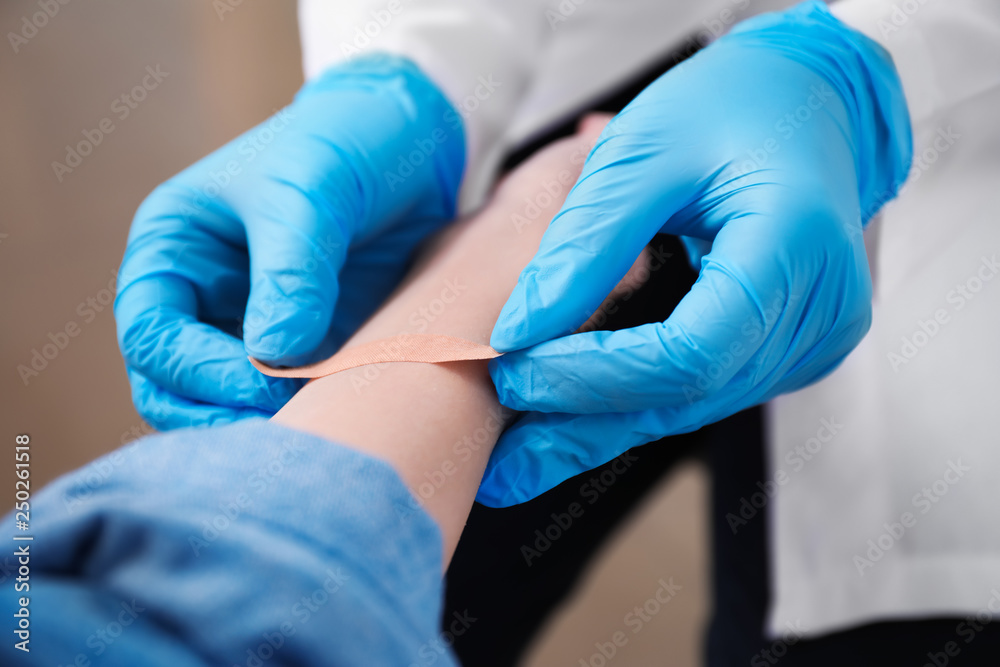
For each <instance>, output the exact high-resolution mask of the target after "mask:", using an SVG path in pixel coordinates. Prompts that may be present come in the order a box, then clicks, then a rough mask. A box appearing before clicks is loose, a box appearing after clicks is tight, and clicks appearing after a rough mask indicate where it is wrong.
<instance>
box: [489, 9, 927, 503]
mask: <svg viewBox="0 0 1000 667" xmlns="http://www.w3.org/2000/svg"><path fill="white" fill-rule="evenodd" d="M911 152H912V147H911V138H910V126H909V116H908V112H907V108H906V100H905V99H904V97H903V91H902V87H901V84H900V82H899V79H898V77H897V75H896V72H895V69H894V67H893V65H892V62H891V60H890V58H889V56H888V54H887V53H886V52H885V51H884V50H883V49H882V48H881V47H880V46H878V45H877V44H876V43H875V42H873V41H871V40H870V39H868V38H867V37H865V36H863V35H861V34H860V33H857V32H855V31H853V30H852V29H850V28H848V27H847V26H845V25H843V24H842V23H840V22H839V21H837V20H836V19H835V18H834V17H833V16H832V15H831V14H830V13H829V11H828V10H827V9H826V7H825V6H824V5H823V4H822V3H821V2H816V1H810V2H806V3H803V4H801V5H798V6H797V7H794V8H792V9H790V10H788V11H785V12H779V13H773V14H765V15H762V16H759V17H756V18H754V19H751V20H749V21H746V22H744V23H742V24H740V25H739V26H737V27H736V28H735V29H734V30H733V31H732V32H731V33H730V34H728V35H726V36H725V37H723V38H721V39H720V40H718V41H717V42H715V43H714V44H712V45H710V46H708V47H707V48H705V49H704V50H703V51H701V52H699V53H697V54H696V55H695V56H693V57H692V58H690V59H689V60H688V61H686V62H685V63H683V64H682V65H680V66H678V67H676V68H674V69H673V70H671V71H669V72H667V73H666V74H665V75H663V76H662V77H661V78H660V79H658V80H657V81H656V82H654V83H653V84H652V85H650V86H649V87H648V88H647V89H646V90H645V91H644V92H643V93H641V94H640V95H639V96H638V97H636V98H635V100H633V101H632V102H631V103H630V104H629V105H628V106H627V107H626V108H625V109H624V110H623V111H622V113H621V114H619V116H618V117H617V118H616V119H615V120H613V121H612V122H611V123H610V124H609V125H608V127H607V128H606V129H605V131H604V133H603V134H602V135H601V137H600V138H599V139H598V142H597V145H596V146H595V147H594V149H593V150H592V151H591V153H590V155H589V156H588V158H587V162H586V164H585V165H584V168H583V173H582V174H581V176H580V178H579V180H578V181H577V184H576V186H575V187H574V189H573V190H572V191H571V192H570V194H569V196H568V198H567V200H566V202H565V204H564V206H563V208H562V210H561V211H560V212H559V214H558V215H557V216H556V217H555V219H554V220H553V221H552V223H551V225H550V226H549V228H548V230H547V231H546V233H545V236H544V237H543V239H542V242H541V245H540V247H539V251H538V253H537V254H536V255H535V257H534V259H533V260H532V261H531V263H530V264H529V265H528V266H527V267H526V268H525V270H524V271H523V272H522V274H521V276H520V279H519V281H518V284H517V287H515V289H514V291H513V293H512V294H511V296H510V299H509V300H508V302H507V304H506V305H505V306H504V309H503V311H502V313H501V315H500V318H499V320H498V322H497V325H496V327H495V329H494V331H493V335H492V338H491V341H490V342H491V345H492V346H493V347H494V348H495V349H497V350H499V351H501V352H504V353H505V354H504V355H503V356H502V357H499V358H498V359H495V360H493V361H491V362H490V372H491V375H492V377H493V380H494V383H495V384H496V387H497V391H498V392H499V395H500V398H501V402H502V403H503V404H504V405H506V406H508V407H513V408H516V409H518V410H523V411H526V412H527V414H526V415H524V417H523V418H522V419H521V420H520V421H518V422H516V423H515V424H514V425H513V426H512V427H511V428H510V429H508V431H506V432H505V434H504V435H503V437H502V438H501V440H500V442H499V444H498V446H497V448H496V449H495V450H494V452H493V456H492V458H491V460H490V463H489V466H488V468H487V472H486V477H485V479H484V481H483V485H482V487H481V489H480V493H479V497H478V499H479V501H480V502H483V503H485V504H487V505H491V506H502V505H510V504H514V503H518V502H523V501H525V500H529V499H531V498H534V497H535V496H537V495H538V494H540V493H542V492H544V491H546V490H548V489H550V488H552V487H554V486H556V485H557V484H559V483H561V482H563V481H564V480H566V479H568V478H569V477H571V476H573V475H576V474H579V473H581V472H584V471H586V470H588V469H590V468H592V467H594V466H597V465H600V464H602V463H605V462H607V461H609V460H611V459H613V458H614V457H616V456H618V455H619V454H621V453H622V452H624V451H626V450H627V449H629V448H630V447H633V446H636V445H641V444H644V443H646V442H650V441H652V440H656V439H658V438H661V437H663V436H666V435H670V434H675V433H683V432H687V431H693V430H696V429H698V428H700V427H701V426H704V425H705V424H708V423H711V422H714V421H717V420H719V419H722V418H724V417H726V416H728V415H731V414H733V413H735V412H737V411H739V410H742V409H745V408H748V407H750V406H753V405H756V404H759V403H761V402H764V401H767V400H769V399H770V398H772V397H774V396H777V395H778V394H781V393H783V392H788V391H793V390H795V389H797V388H799V387H802V386H805V385H807V384H809V383H812V382H815V381H817V380H818V379H820V378H822V377H824V376H825V375H826V374H828V373H830V372H831V371H832V370H833V369H834V368H836V366H837V365H838V364H839V363H840V362H841V360H842V359H843V358H844V357H845V356H846V355H847V354H848V353H849V352H850V351H851V350H852V349H853V348H854V347H855V346H856V345H857V343H858V342H859V341H860V340H861V339H862V337H863V336H864V335H865V333H866V332H867V330H868V327H869V325H870V321H871V297H872V287H871V277H870V275H869V270H868V264H867V257H866V254H865V248H864V243H863V238H862V229H863V225H864V224H865V223H866V222H867V220H868V219H869V218H870V217H871V216H872V215H874V213H875V212H876V211H877V210H878V208H879V206H880V205H881V204H882V203H884V202H885V201H887V200H888V199H890V198H891V197H892V196H893V195H894V193H895V192H896V191H897V190H898V187H899V185H900V184H901V183H902V182H903V180H904V178H905V177H906V174H907V171H908V168H909V163H910V159H911ZM658 232H665V233H670V234H675V235H678V236H686V237H690V238H693V239H697V240H698V241H700V243H698V244H697V245H698V246H700V251H705V250H707V252H706V254H704V256H703V257H701V260H700V265H699V267H700V274H699V277H698V280H697V282H696V283H695V285H694V286H693V287H692V289H691V291H690V292H689V293H688V294H687V295H686V296H685V297H684V298H683V299H682V300H681V302H680V303H679V304H678V305H677V306H676V308H675V309H674V311H673V313H672V314H671V316H670V317H669V318H668V319H667V320H666V321H665V322H655V323H650V324H646V325H643V326H640V327H636V328H634V329H628V330H623V331H616V332H584V333H577V334H573V335H569V334H570V333H571V332H572V331H574V330H575V329H576V328H577V327H578V326H579V324H580V320H581V319H582V314H583V313H587V312H592V311H593V309H594V307H595V306H596V305H597V303H599V302H600V299H601V298H603V295H605V294H607V292H608V290H609V289H610V288H611V286H612V285H614V284H615V282H616V281H617V280H618V279H620V278H621V276H622V274H623V273H624V272H625V270H626V268H627V267H628V265H629V264H630V263H631V261H632V259H633V258H634V257H635V256H636V253H637V252H638V250H639V249H640V248H641V247H643V246H644V245H645V244H646V243H647V242H648V241H649V240H650V239H651V238H652V236H653V235H654V234H656V233H658ZM690 245H691V244H689V246H690Z"/></svg>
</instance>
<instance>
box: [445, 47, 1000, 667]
mask: <svg viewBox="0 0 1000 667" xmlns="http://www.w3.org/2000/svg"><path fill="white" fill-rule="evenodd" d="M697 48H698V45H697V44H696V43H694V42H691V43H688V44H685V45H683V46H682V48H680V49H678V50H677V51H676V52H675V53H673V54H671V55H670V56H668V57H667V58H666V59H665V60H664V61H663V62H661V63H659V64H658V65H656V66H654V67H652V68H650V69H649V70H648V71H647V72H645V73H642V74H640V75H639V76H637V77H636V79H635V80H634V81H633V82H631V84H629V85H627V86H625V87H623V89H622V90H620V91H618V92H616V93H615V94H613V95H610V96H609V97H608V98H607V99H605V100H603V101H601V102H599V103H596V104H594V105H593V106H592V107H590V108H589V109H586V110H584V111H610V112H617V111H620V110H621V109H622V108H623V107H624V106H625V104H627V103H628V101H629V100H631V99H632V97H634V96H635V95H636V94H638V93H639V92H640V91H641V90H642V89H643V88H645V87H646V86H647V85H648V84H649V83H651V82H652V81H653V80H654V79H655V78H656V77H658V76H659V75H660V74H661V73H662V72H663V71H665V70H666V69H669V68H670V67H671V66H673V65H675V64H676V63H678V62H680V61H681V60H683V59H684V58H685V57H687V56H688V55H690V54H691V53H693V52H694V51H696V50H697ZM581 115H582V113H581ZM576 120H577V119H571V120H570V121H569V122H567V123H566V124H565V125H563V126H562V127H560V128H557V129H556V130H555V131H553V132H552V133H551V134H549V135H547V136H545V137H542V138H540V139H539V140H538V141H537V142H535V143H534V144H532V145H531V146H528V147H526V148H524V149H523V150H521V151H519V152H518V153H517V154H514V155H512V156H511V157H510V159H509V160H508V161H507V165H506V166H507V167H508V168H509V167H513V166H515V165H516V164H517V163H518V162H520V161H521V160H523V159H524V158H525V157H526V156H528V155H530V154H531V153H532V152H534V151H535V150H536V149H537V148H538V147H540V146H542V145H544V144H546V143H548V142H550V141H552V140H553V139H555V138H557V137H559V136H565V135H567V134H570V133H571V132H572V131H573V129H574V127H575V123H576ZM654 244H655V245H656V246H662V247H663V248H664V249H665V250H666V251H667V252H669V253H671V256H670V258H669V259H668V260H667V262H666V264H665V266H664V267H663V268H662V269H660V270H659V271H656V272H654V273H653V274H651V277H650V279H649V281H648V282H647V284H646V285H645V286H644V287H643V288H642V289H640V290H638V291H637V292H636V293H635V294H634V295H633V297H632V298H630V299H629V300H628V301H627V302H626V303H624V304H622V307H621V309H620V310H618V312H617V313H615V314H614V315H612V316H611V317H609V319H608V321H607V323H606V328H608V329H620V328H625V327H631V326H636V325H638V324H642V323H645V322H652V321H657V320H663V319H665V318H666V317H667V316H668V315H669V314H670V311H671V310H673V308H674V306H675V305H676V304H677V302H678V301H680V299H681V297H683V296H684V294H685V293H686V292H687V291H688V289H689V288H690V286H691V285H692V284H693V282H694V280H695V278H696V277H697V276H696V275H695V273H694V271H693V270H692V269H691V268H690V266H689V265H688V262H687V257H686V255H685V253H684V250H683V248H682V246H681V245H680V242H679V241H678V240H677V239H676V238H674V237H669V236H660V237H657V238H656V239H655V240H654ZM762 434H763V430H762V411H761V410H760V409H759V408H754V409H751V410H747V411H745V412H742V413H740V414H737V415H733V416H732V417H730V418H729V419H725V420H723V421H721V422H719V423H717V424H713V425H712V426H709V427H706V428H704V429H702V430H700V431H698V432H697V433H691V434H686V435H680V436H673V437H669V438H664V439H662V440H659V441H657V442H655V443H651V444H648V445H645V446H643V447H637V448H635V449H633V450H631V452H630V459H629V461H628V463H629V465H628V466H627V467H626V466H625V465H623V463H622V462H618V463H615V462H611V463H609V464H606V465H605V466H602V467H601V468H598V469H596V470H594V471H591V472H590V473H585V474H583V475H580V476H579V477H576V478H574V479H571V480H568V481H566V482H565V483H563V484H561V485H560V486H558V487H557V488H555V489H552V490H551V491H549V492H548V493H545V494H543V495H542V496H540V497H538V498H536V499H534V500H532V501H530V502H528V503H524V504H522V505H518V506H516V507H511V508H506V509H491V508H487V507H483V506H481V505H476V506H475V507H474V508H473V511H472V514H471V516H470V517H469V522H468V526H467V528H466V530H465V533H464V534H463V535H462V540H461V542H460V543H459V545H458V550H457V551H456V553H455V557H454V560H453V561H452V564H451V567H450V568H449V571H448V575H447V589H446V591H447V592H446V601H445V604H446V611H445V616H444V617H445V619H449V618H452V615H453V614H459V615H460V616H461V615H462V614H464V613H468V615H469V616H471V617H474V618H476V619H477V620H476V622H474V623H473V624H472V625H471V626H470V627H469V629H468V630H467V631H466V632H465V633H464V634H462V635H461V636H459V637H457V638H456V639H455V644H454V647H455V651H456V652H457V654H458V656H459V658H460V659H461V660H462V664H464V665H466V666H467V667H501V666H504V667H507V666H513V665H516V664H517V662H518V660H519V658H520V657H521V655H522V653H523V652H524V650H525V648H526V647H527V645H528V643H529V642H530V641H531V640H532V639H533V638H534V636H535V634H536V632H537V631H538V629H539V628H540V627H541V626H542V625H543V623H544V620H545V619H546V617H547V616H548V615H549V614H550V613H551V612H552V611H553V610H554V609H555V608H556V607H557V606H558V605H559V604H560V603H561V602H562V601H563V600H564V599H565V598H566V596H567V595H568V594H569V593H570V591H571V590H572V589H573V587H574V585H575V584H576V582H577V580H578V579H579V577H580V574H581V573H582V572H583V570H584V569H585V567H586V566H587V564H588V563H589V562H590V560H591V558H592V557H593V556H594V554H595V553H596V552H597V551H598V550H599V549H600V547H601V546H602V545H603V543H604V541H605V540H606V539H607V538H608V537H609V535H611V534H612V531H613V530H614V529H615V528H616V526H617V525H618V524H619V523H620V522H621V521H623V520H624V519H625V518H626V517H627V516H628V514H629V512H631V511H632V510H633V509H634V508H635V507H636V506H637V505H638V504H639V503H640V502H641V501H642V499H643V498H644V497H645V496H646V494H647V493H649V492H650V490H651V489H653V488H654V487H655V486H656V484H657V483H658V482H659V481H660V479H662V478H663V476H664V475H666V474H667V473H668V472H669V471H670V470H671V468H672V467H673V466H674V465H675V464H677V463H678V462H679V461H682V460H683V459H685V458H687V457H692V456H696V457H701V458H703V459H704V460H705V461H706V462H707V463H708V465H709V468H710V470H711V473H712V480H713V484H712V505H711V508H710V514H709V516H710V521H711V523H712V531H711V533H712V546H713V549H712V551H713V566H712V578H713V582H712V584H713V586H712V589H713V591H714V592H713V608H714V609H713V614H712V617H711V620H710V623H709V627H708V628H707V629H706V632H705V656H706V657H705V664H707V665H708V666H709V667H729V666H735V665H742V666H746V665H749V666H750V667H763V666H765V665H775V664H780V665H782V667H797V666H799V665H808V666H809V667H825V666H827V665H831V666H833V665H836V666H837V667H841V666H843V665H852V666H860V667H866V666H868V665H871V666H873V667H888V666H894V665H911V666H912V667H922V666H924V665H927V666H929V667H944V666H945V665H959V666H962V667H969V666H979V665H983V666H987V665H988V666H991V667H995V666H996V665H1000V623H991V624H982V623H981V622H979V621H978V620H977V619H975V618H973V619H972V620H966V619H962V618H940V619H930V620H921V621H910V622H893V623H878V624H873V625H868V626H864V627H860V628H856V629H853V630H848V631H845V632H839V633H836V634H832V635H828V636H825V637H822V638H818V639H809V640H799V641H796V642H794V643H791V642H784V641H781V640H779V641H777V642H774V641H771V640H767V639H765V638H764V635H763V627H764V619H765V614H766V613H767V608H768V603H769V581H768V576H769V574H768V573H769V570H768V554H767V534H768V530H769V526H768V521H767V516H766V512H761V513H760V514H758V515H757V516H756V517H754V519H753V520H752V521H750V522H749V523H748V524H747V525H745V526H741V528H740V530H739V531H738V532H737V533H736V534H733V532H732V530H731V529H730V526H729V524H728V523H727V521H726V518H725V515H726V514H727V513H728V512H731V511H733V508H738V507H739V503H740V498H742V497H747V498H749V497H750V496H751V495H752V494H753V493H754V492H756V491H757V490H758V489H757V486H756V485H757V482H758V481H760V480H764V479H767V477H766V476H765V470H766V461H765V458H764V456H765V455H764V446H763V435H762ZM592 480H597V486H595V485H594V484H593V482H592ZM597 489H599V490H597ZM574 504H575V505H574ZM571 507H573V508H574V509H575V510H576V511H574V512H571V511H570V509H571ZM662 664H663V665H669V664H670V660H669V657H668V656H664V658H663V661H662Z"/></svg>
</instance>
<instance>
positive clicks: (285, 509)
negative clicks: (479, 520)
mask: <svg viewBox="0 0 1000 667" xmlns="http://www.w3.org/2000/svg"><path fill="white" fill-rule="evenodd" d="M31 510H32V511H31V519H32V524H31V525H32V531H31V532H30V533H27V534H30V535H31V536H33V538H34V539H33V540H32V541H30V542H27V541H26V542H19V543H15V546H20V545H27V547H28V549H29V553H30V559H29V568H30V575H29V577H28V580H27V581H28V582H29V585H30V590H25V591H23V592H15V590H14V586H13V585H12V584H11V582H8V583H7V585H4V586H3V594H2V597H3V598H4V602H5V604H4V609H5V612H4V617H5V618H6V619H7V621H6V622H5V624H4V625H5V626H7V631H6V632H5V633H4V635H5V637H6V639H5V641H4V642H2V645H0V664H4V665H21V664H25V665H26V664H53V665H147V666H151V667H156V666H158V665H163V666H168V665H169V666H170V667H178V666H184V665H245V666H247V667H251V666H253V665H258V666H259V665H264V664H280V665H309V666H315V665H340V666H343V665H400V666H401V667H405V666H407V665H428V664H432V663H433V664H435V665H454V664H456V663H455V659H454V657H453V655H452V654H451V653H450V650H449V649H448V648H447V639H448V637H447V636H442V635H441V634H440V633H439V622H440V614H441V611H442V606H441V599H442V578H441V570H442V553H441V535H440V532H439V530H438V528H437V526H436V524H435V523H434V522H433V521H432V520H431V518H430V517H429V516H428V515H427V514H426V513H424V512H423V511H422V510H421V509H419V507H418V506H417V505H416V504H415V501H414V500H413V498H412V496H411V495H410V494H409V492H408V490H407V489H406V487H405V486H404V485H403V483H402V481H401V480H400V479H399V477H398V476H397V474H396V473H395V471H394V470H393V469H392V468H391V467H390V466H389V465H388V464H386V463H383V462H381V461H378V460H376V459H373V458H371V457H368V456H366V455H364V454H361V453H360V452H357V451H354V450H351V449H348V448H345V447H341V446H338V445H336V444H334V443H331V442H327V441H324V440H322V439H319V438H316V437H313V436H310V435H306V434H303V433H299V432H297V431H292V430H289V429H286V428H283V427H280V426H277V425H274V424H270V423H267V422H265V421H263V420H251V421H245V422H241V423H238V424H234V425H230V426H225V427H220V428H211V429H205V430H187V431H175V432H172V433H170V434H167V435H160V436H156V437H151V438H145V439H143V440H141V441H138V442H137V443H135V444H131V445H127V446H125V447H124V448H122V449H119V450H117V451H115V452H113V453H112V454H110V455H108V456H105V457H103V458H101V459H98V460H97V461H95V462H94V463H92V464H90V465H88V466H86V467H85V468H82V469H80V470H78V471H76V472H74V473H71V474H69V475H67V476H65V477H63V478H61V479H59V480H57V481H56V482H54V483H52V484H51V485H49V486H48V487H47V488H46V489H44V490H42V491H41V492H39V493H38V494H37V495H36V496H35V497H34V498H33V499H32V508H31ZM13 519H14V517H13V516H12V515H8V516H7V517H6V518H5V520H4V525H6V526H9V527H10V526H13ZM22 596H25V597H28V598H29V599H30V603H29V609H30V628H31V640H30V644H29V645H28V646H29V647H30V649H31V652H30V653H24V652H22V651H20V650H18V649H16V648H15V647H14V642H13V641H11V637H12V636H13V635H12V631H13V628H11V627H10V624H11V623H12V619H13V617H12V611H13V610H15V609H17V604H18V601H17V600H18V598H19V597H22ZM13 620H16V619H13ZM472 620H474V619H471V618H468V617H464V618H458V617H456V618H455V619H449V627H450V628H451V631H452V632H456V633H460V632H463V631H464V629H465V628H466V627H468V625H469V624H470V623H471V622H472Z"/></svg>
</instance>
